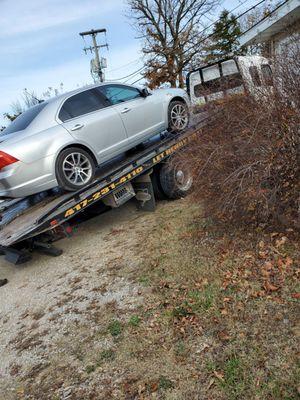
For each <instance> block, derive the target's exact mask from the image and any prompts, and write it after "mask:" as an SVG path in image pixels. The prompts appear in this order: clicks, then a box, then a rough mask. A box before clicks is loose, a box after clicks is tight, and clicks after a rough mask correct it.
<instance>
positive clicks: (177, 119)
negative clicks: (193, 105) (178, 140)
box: [168, 100, 190, 133]
mask: <svg viewBox="0 0 300 400" xmlns="http://www.w3.org/2000/svg"><path fill="white" fill-rule="evenodd" d="M189 122H190V114H189V109H188V106H187V104H186V103H185V102H184V101H178V100H175V101H171V103H170V104H169V108H168V130H169V131H171V132H175V133H178V132H181V131H184V130H185V129H186V128H187V127H188V125H189Z"/></svg>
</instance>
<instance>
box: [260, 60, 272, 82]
mask: <svg viewBox="0 0 300 400" xmlns="http://www.w3.org/2000/svg"><path fill="white" fill-rule="evenodd" d="M261 72H262V76H263V79H264V84H265V85H266V86H273V74H272V69H271V67H270V65H269V64H263V65H262V66H261Z"/></svg>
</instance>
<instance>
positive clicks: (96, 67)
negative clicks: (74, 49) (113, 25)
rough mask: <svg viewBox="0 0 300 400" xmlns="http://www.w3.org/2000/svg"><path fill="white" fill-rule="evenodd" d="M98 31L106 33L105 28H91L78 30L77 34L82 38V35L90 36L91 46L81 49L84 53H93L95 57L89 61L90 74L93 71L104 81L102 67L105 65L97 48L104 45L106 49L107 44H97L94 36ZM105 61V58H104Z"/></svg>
mask: <svg viewBox="0 0 300 400" xmlns="http://www.w3.org/2000/svg"><path fill="white" fill-rule="evenodd" d="M98 33H104V34H106V29H95V30H94V29H91V30H90V31H87V32H80V33H79V35H80V36H81V37H82V38H83V39H84V36H91V37H92V41H93V46H90V47H85V48H84V49H83V50H84V52H85V54H86V53H87V52H88V51H90V52H91V53H93V52H94V53H95V59H93V60H92V61H91V74H92V76H93V78H94V79H95V77H94V75H93V74H94V73H95V74H96V76H97V77H98V78H99V79H100V82H103V81H104V74H103V68H105V67H106V65H104V64H103V62H102V59H100V56H99V49H100V48H102V47H106V48H107V49H108V44H107V43H105V44H102V45H98V43H97V39H96V36H97V34H98ZM104 61H105V60H104Z"/></svg>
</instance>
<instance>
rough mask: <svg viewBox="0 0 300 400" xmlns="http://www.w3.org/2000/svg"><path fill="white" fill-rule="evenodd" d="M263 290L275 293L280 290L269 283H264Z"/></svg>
mask: <svg viewBox="0 0 300 400" xmlns="http://www.w3.org/2000/svg"><path fill="white" fill-rule="evenodd" d="M264 288H265V290H267V291H268V292H276V290H278V289H279V288H280V286H275V285H273V284H272V283H270V282H268V281H267V282H265V284H264Z"/></svg>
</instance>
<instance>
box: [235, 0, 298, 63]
mask: <svg viewBox="0 0 300 400" xmlns="http://www.w3.org/2000/svg"><path fill="white" fill-rule="evenodd" d="M295 41H297V42H298V44H299V41H300V0H287V1H285V2H284V3H283V4H281V5H280V6H278V7H277V8H276V9H275V10H274V11H272V12H271V13H270V14H269V15H268V16H266V17H265V18H263V19H262V20H261V21H259V22H257V23H256V24H255V25H254V26H252V27H251V28H250V29H248V30H247V31H246V32H244V33H243V34H242V35H241V36H240V45H241V46H246V47H248V46H254V45H257V44H262V45H263V46H262V51H263V55H265V56H274V55H276V54H280V53H281V52H282V51H285V50H286V49H287V48H288V47H289V46H291V45H293V44H294V43H295Z"/></svg>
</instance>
